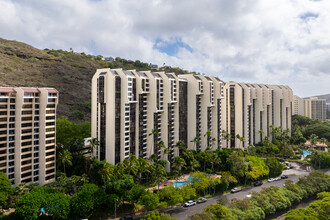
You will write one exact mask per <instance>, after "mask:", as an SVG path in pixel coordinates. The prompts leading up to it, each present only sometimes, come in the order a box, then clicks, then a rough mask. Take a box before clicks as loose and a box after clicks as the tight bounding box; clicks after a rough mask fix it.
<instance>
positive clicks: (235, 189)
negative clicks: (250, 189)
mask: <svg viewBox="0 0 330 220" xmlns="http://www.w3.org/2000/svg"><path fill="white" fill-rule="evenodd" d="M241 190H242V189H241V188H237V187H235V188H234V189H232V190H231V192H232V193H235V192H239V191H241Z"/></svg>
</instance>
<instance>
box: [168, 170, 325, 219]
mask: <svg viewBox="0 0 330 220" xmlns="http://www.w3.org/2000/svg"><path fill="white" fill-rule="evenodd" d="M295 167H296V168H295V169H291V170H284V171H283V174H287V175H289V178H288V179H283V180H279V181H274V182H271V183H268V182H264V184H263V185H262V186H258V187H249V188H245V189H244V190H242V191H240V192H237V193H225V194H223V195H219V196H215V197H212V198H209V199H208V201H207V202H205V203H202V204H197V205H195V206H192V207H179V208H176V209H172V210H169V211H166V213H168V214H170V215H171V216H172V217H176V218H177V219H178V220H184V219H187V218H188V216H190V215H193V214H196V213H199V212H202V211H203V209H204V208H205V207H206V206H208V205H210V204H216V203H217V200H218V199H219V198H221V197H226V198H227V199H228V201H231V200H232V199H233V198H237V199H243V198H245V197H246V195H248V194H250V193H251V192H253V191H255V192H259V191H261V189H262V188H263V187H270V186H275V187H276V186H277V187H281V186H283V184H284V183H285V181H286V180H292V181H293V182H297V181H298V180H299V178H300V177H302V176H307V175H308V174H309V172H308V171H306V170H304V169H301V168H300V167H298V166H295ZM326 173H327V174H330V171H327V172H326Z"/></svg>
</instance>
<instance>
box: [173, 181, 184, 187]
mask: <svg viewBox="0 0 330 220" xmlns="http://www.w3.org/2000/svg"><path fill="white" fill-rule="evenodd" d="M186 184H187V182H186V181H175V182H173V186H174V187H182V186H184V185H186Z"/></svg>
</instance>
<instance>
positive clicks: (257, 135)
mask: <svg viewBox="0 0 330 220" xmlns="http://www.w3.org/2000/svg"><path fill="white" fill-rule="evenodd" d="M224 90H225V99H224V100H223V114H222V118H223V121H224V123H223V129H224V130H225V131H226V132H228V133H229V134H230V135H231V140H223V141H222V143H223V146H226V147H236V148H237V147H240V148H246V147H247V146H248V145H250V144H252V145H254V144H256V143H258V142H260V141H261V140H262V139H263V138H264V137H265V136H268V137H270V138H271V128H270V125H274V126H275V127H279V126H281V127H282V128H283V129H286V128H291V114H292V113H291V108H292V107H291V106H292V101H293V95H292V90H291V89H290V88H289V87H287V86H278V85H264V84H250V83H227V84H226V86H225V88H224ZM237 134H238V135H239V136H241V137H244V139H245V141H244V142H242V141H241V140H239V139H238V138H236V135H237Z"/></svg>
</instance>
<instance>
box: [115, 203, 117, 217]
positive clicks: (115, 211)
mask: <svg viewBox="0 0 330 220" xmlns="http://www.w3.org/2000/svg"><path fill="white" fill-rule="evenodd" d="M116 202H117V199H115V220H117V215H116V209H117V205H116Z"/></svg>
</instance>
